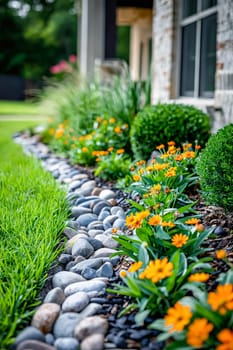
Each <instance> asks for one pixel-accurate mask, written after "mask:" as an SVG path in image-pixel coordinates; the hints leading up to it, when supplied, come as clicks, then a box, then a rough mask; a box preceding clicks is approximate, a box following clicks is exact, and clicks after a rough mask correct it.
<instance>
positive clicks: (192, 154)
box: [182, 151, 196, 159]
mask: <svg viewBox="0 0 233 350" xmlns="http://www.w3.org/2000/svg"><path fill="white" fill-rule="evenodd" d="M182 157H183V158H184V159H185V158H195V157H196V153H195V152H193V151H187V152H184V153H183V154H182Z"/></svg>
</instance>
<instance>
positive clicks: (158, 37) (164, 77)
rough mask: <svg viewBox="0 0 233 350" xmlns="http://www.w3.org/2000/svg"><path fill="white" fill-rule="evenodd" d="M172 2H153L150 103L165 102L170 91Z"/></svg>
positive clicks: (172, 32)
mask: <svg viewBox="0 0 233 350" xmlns="http://www.w3.org/2000/svg"><path fill="white" fill-rule="evenodd" d="M173 11H174V1H173V0H154V8H153V34H152V35H153V53H152V103H153V104H154V103H157V102H162V101H167V100H169V99H170V98H171V91H172V66H173V35H174V30H173V19H174V18H173V17H174V16H173Z"/></svg>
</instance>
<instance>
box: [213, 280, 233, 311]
mask: <svg viewBox="0 0 233 350" xmlns="http://www.w3.org/2000/svg"><path fill="white" fill-rule="evenodd" d="M207 300H208V304H209V305H210V306H211V307H212V309H213V310H214V311H219V313H220V314H221V315H225V313H226V312H227V311H228V310H231V311H232V310H233V284H225V285H221V284H220V285H218V287H217V289H216V292H209V293H208V299H207Z"/></svg>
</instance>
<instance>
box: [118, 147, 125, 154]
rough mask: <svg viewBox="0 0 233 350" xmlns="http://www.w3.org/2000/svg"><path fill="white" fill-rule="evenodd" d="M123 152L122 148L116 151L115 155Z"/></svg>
mask: <svg viewBox="0 0 233 350" xmlns="http://www.w3.org/2000/svg"><path fill="white" fill-rule="evenodd" d="M124 152H125V150H124V148H120V149H118V150H117V151H116V153H117V154H122V153H124Z"/></svg>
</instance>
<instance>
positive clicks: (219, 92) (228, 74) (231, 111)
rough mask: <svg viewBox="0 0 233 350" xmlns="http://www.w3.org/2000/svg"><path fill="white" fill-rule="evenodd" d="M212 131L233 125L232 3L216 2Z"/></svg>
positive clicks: (228, 1) (226, 0) (229, 1)
mask: <svg viewBox="0 0 233 350" xmlns="http://www.w3.org/2000/svg"><path fill="white" fill-rule="evenodd" d="M215 108H216V112H215V118H214V131H216V130H217V129H218V128H220V127H223V126H224V125H226V124H229V123H233V1H232V0H219V1H218V27H217V67H216V90H215Z"/></svg>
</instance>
